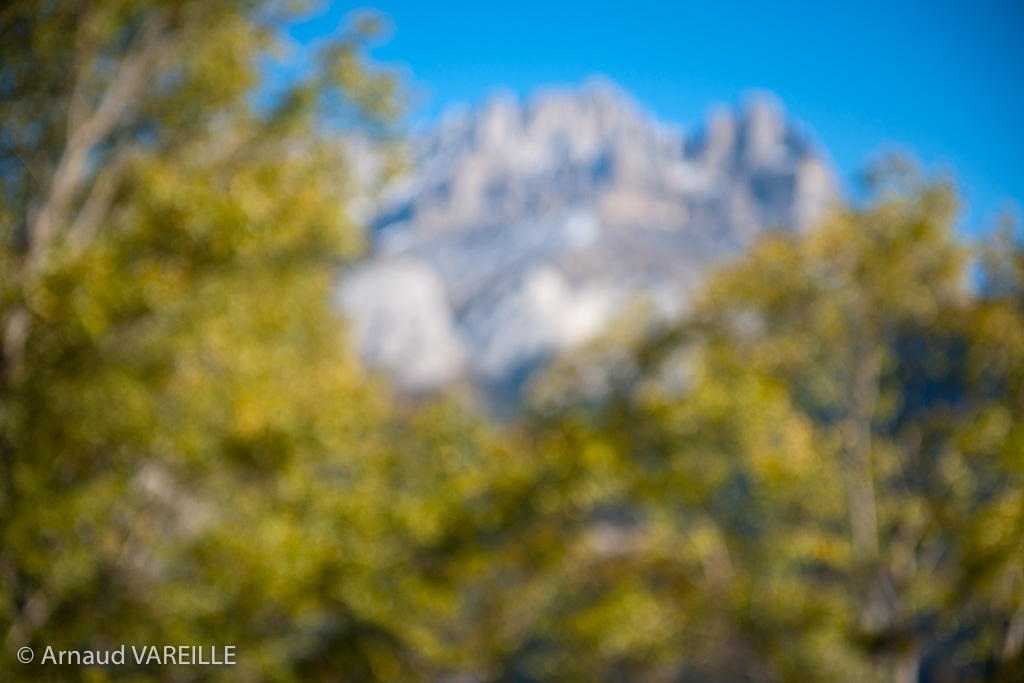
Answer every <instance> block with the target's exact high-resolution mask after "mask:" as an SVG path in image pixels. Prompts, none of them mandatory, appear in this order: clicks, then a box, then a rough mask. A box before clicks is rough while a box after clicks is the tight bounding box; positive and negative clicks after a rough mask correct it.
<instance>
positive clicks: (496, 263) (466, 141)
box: [340, 82, 836, 401]
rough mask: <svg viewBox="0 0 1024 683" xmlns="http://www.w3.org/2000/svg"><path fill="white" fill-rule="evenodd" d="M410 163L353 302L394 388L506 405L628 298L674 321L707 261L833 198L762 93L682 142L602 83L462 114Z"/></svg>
mask: <svg viewBox="0 0 1024 683" xmlns="http://www.w3.org/2000/svg"><path fill="white" fill-rule="evenodd" d="M409 153H410V156H411V160H412V162H413V163H412V168H413V169H414V171H413V172H412V173H411V174H410V175H408V176H407V177H405V178H402V179H400V180H399V181H397V182H396V183H395V184H394V186H393V187H392V188H390V190H389V191H388V192H387V193H386V195H385V198H384V201H383V202H382V203H381V205H380V207H379V209H378V211H377V213H376V215H375V217H374V218H373V219H372V221H371V226H372V238H373V253H372V256H371V258H370V259H369V260H368V261H367V262H366V263H365V264H363V265H362V266H361V267H360V268H358V269H356V270H355V271H354V272H353V273H351V274H350V275H349V276H348V277H347V278H346V279H345V281H344V282H343V284H342V287H341V294H340V299H341V302H342V305H343V306H344V307H345V309H346V311H347V312H348V314H349V315H350V317H351V318H352V319H353V324H354V329H355V333H356V339H357V342H358V344H359V346H360V348H361V349H362V352H363V355H364V357H365V358H366V359H367V361H368V362H369V363H371V364H374V365H377V366H380V367H383V368H384V369H386V370H387V371H388V372H389V373H390V374H391V375H392V376H393V377H394V378H395V381H396V382H397V384H398V385H399V386H400V387H402V388H404V389H406V390H410V391H422V390H429V389H432V388H436V387H439V386H442V385H444V384H446V383H448V382H451V381H453V380H455V379H468V380H469V381H471V382H474V383H476V384H477V385H478V386H481V387H482V388H483V389H485V390H486V391H488V392H490V393H491V394H492V395H500V396H501V398H502V399H503V400H505V401H507V400H508V398H509V397H510V396H512V397H514V396H515V395H516V394H517V392H518V391H519V389H520V388H521V386H522V384H523V382H524V381H525V379H526V378H528V377H529V375H530V374H531V372H532V371H533V370H535V369H536V368H538V367H540V366H542V365H543V364H544V363H545V362H546V361H547V360H548V359H549V358H550V357H551V356H552V355H553V354H556V353H559V352H562V351H565V350H567V349H571V348H572V347H573V346H575V345H577V344H580V343H584V342H586V341H587V340H589V339H591V338H593V337H594V336H595V335H597V334H599V333H600V332H601V331H602V330H603V329H604V328H605V326H606V325H607V324H608V321H609V320H610V319H611V318H612V316H614V315H615V313H616V312H617V311H618V310H620V309H621V308H622V306H624V305H625V304H626V303H627V302H629V301H631V300H634V299H636V298H637V297H638V296H642V297H647V298H649V299H651V300H653V302H654V303H655V304H656V305H657V306H658V307H659V309H660V310H662V311H664V312H665V313H666V314H672V313H674V312H678V311H679V310H681V309H682V307H683V306H684V305H685V292H686V290H687V289H688V288H689V287H691V286H692V285H693V284H695V283H696V282H697V281H699V279H700V277H701V276H702V274H703V273H704V272H706V269H707V267H708V266H709V265H710V264H713V263H715V262H716V261H720V260H722V259H723V258H727V257H729V256H731V255H735V254H737V253H738V252H740V251H741V250H743V249H745V248H746V247H748V246H749V245H750V244H751V243H752V242H753V241H754V240H756V239H757V238H758V236H759V235H761V234H762V233H763V232H764V231H766V230H770V229H780V230H799V229H801V228H802V227H804V226H806V225H807V224H808V223H811V222H813V221H815V220H817V219H818V218H819V217H820V216H821V215H822V213H823V212H824V211H825V210H826V209H827V208H828V206H829V205H830V203H831V202H832V201H833V200H834V198H835V197H836V183H835V180H834V174H833V173H832V170H831V168H830V167H829V165H828V163H827V162H826V161H825V159H824V157H823V156H822V155H821V154H820V153H819V151H818V150H816V149H815V148H814V146H813V145H812V144H811V143H810V142H809V141H808V139H807V138H806V137H805V136H804V135H802V134H801V133H800V132H799V130H798V129H797V128H795V127H794V126H792V125H790V124H789V123H788V122H787V120H786V118H785V116H784V113H783V110H782V108H781V105H779V104H778V103H777V102H776V101H775V100H773V99H771V98H770V97H767V96H761V97H752V98H751V99H749V101H748V102H747V103H746V105H744V106H743V107H741V108H740V109H739V110H738V111H733V110H726V109H718V110H716V111H715V113H714V114H713V115H712V116H710V117H709V119H708V121H707V122H706V123H705V124H704V126H703V128H702V129H701V130H700V131H699V132H697V134H695V135H693V136H687V135H686V134H684V132H683V131H682V130H681V129H679V128H677V127H671V126H668V125H665V124H663V123H661V122H659V121H658V120H656V119H655V118H654V117H653V116H651V115H649V114H647V113H646V112H644V111H643V110H642V109H641V108H640V107H639V106H638V105H637V104H636V103H635V102H634V101H633V100H632V99H631V98H630V97H629V96H628V95H627V94H625V93H624V92H622V91H621V90H619V89H618V88H616V87H615V86H613V85H611V84H608V83H606V82H593V83H589V84H586V85H584V86H583V87H581V88H579V89H577V90H572V91H548V92H543V93H539V94H538V95H536V96H535V97H533V98H532V99H530V100H528V101H527V102H519V101H517V100H515V99H511V98H507V97H503V98H495V99H493V100H492V101H490V102H489V103H487V104H486V105H485V106H483V107H482V108H480V109H479V110H477V111H467V110H461V111H458V112H454V113H451V114H449V115H447V116H444V117H442V119H441V121H440V122H439V123H438V124H437V125H436V126H435V127H434V128H433V129H432V130H429V131H428V132H427V133H425V134H424V135H422V136H420V137H419V138H417V139H416V140H414V141H413V142H412V143H411V147H410V152H409Z"/></svg>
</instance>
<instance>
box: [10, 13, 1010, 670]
mask: <svg viewBox="0 0 1024 683" xmlns="http://www.w3.org/2000/svg"><path fill="white" fill-rule="evenodd" d="M303 9H304V5H302V4H300V5H299V6H298V7H296V8H293V10H294V11H301V10H303ZM289 16H291V14H290V12H288V11H281V10H279V9H278V8H277V6H268V5H264V4H263V3H258V2H255V1H254V2H241V1H237V2H236V1H229V0H203V1H202V2H198V1H196V2H158V1H153V2H142V3H139V2H127V1H124V2H119V1H116V0H111V1H108V2H62V3H54V2H48V1H43V0H38V1H33V0H23V1H20V2H19V1H18V0H14V2H12V3H8V4H6V5H5V6H4V7H3V8H2V9H0V178H2V183H3V184H2V187H0V198H2V203H0V321H2V328H3V348H2V368H0V371H2V372H0V462H2V467H3V469H2V471H0V483H2V487H0V635H2V637H3V648H4V657H3V658H0V677H2V678H4V679H5V680H7V679H15V680H17V679H19V678H39V677H51V678H56V679H90V680H105V679H108V678H128V679H140V680H146V679H151V678H182V679H185V680H191V679H215V678H217V677H220V678H223V679H225V680H236V679H243V680H246V679H251V680H352V681H357V680H358V681H363V680H385V681H420V680H451V679H452V678H456V677H460V678H458V679H459V680H463V679H465V680H521V681H522V680H527V681H528V680H566V681H570V680H686V681H699V680H741V681H766V680H768V681H777V680H822V681H841V680H849V681H859V680H893V681H906V680H917V678H916V677H917V675H918V673H919V672H920V673H921V675H922V676H923V677H924V680H928V681H938V680H962V681H967V680H982V679H988V680H1006V681H1010V680H1013V679H1014V676H1015V675H1017V674H1018V673H1019V671H1020V670H1022V669H1024V655H1022V646H1024V564H1022V558H1024V541H1022V539H1024V481H1022V477H1024V414H1022V411H1024V295H1022V292H1024V265H1022V264H1024V256H1022V254H1024V249H1022V248H1021V246H1020V244H1019V243H1018V242H1014V241H1013V240H1012V239H1011V237H1010V236H1007V237H1004V238H1003V241H992V242H991V243H990V244H989V245H988V246H987V247H986V249H985V252H986V258H985V264H986V269H985V273H986V275H985V277H984V279H983V283H982V285H983V286H982V288H981V291H980V293H976V292H974V291H973V289H972V288H971V287H970V286H969V283H968V280H967V272H968V265H969V263H970V255H971V254H970V253H969V251H968V249H967V248H966V247H964V246H963V245H961V244H960V243H959V242H957V241H956V240H955V239H954V237H953V230H952V224H953V220H954V216H955V208H956V207H955V201H954V197H953V193H952V191H951V189H950V188H949V187H948V186H946V185H945V184H944V183H942V182H933V181H924V180H921V179H920V178H919V177H918V176H916V175H915V174H914V173H913V172H907V171H906V169H902V170H901V169H900V168H894V169H889V171H888V172H887V173H884V174H880V175H878V176H877V177H876V179H875V180H876V183H877V184H876V186H875V194H874V196H873V199H872V200H871V201H870V202H869V203H867V204H866V205H865V206H864V207H863V208H859V209H841V210H837V211H836V212H835V213H834V214H833V216H832V217H831V218H830V219H829V220H828V221H826V222H825V223H824V224H822V225H821V226H819V227H818V228H816V229H815V230H813V231H811V232H808V233H806V234H799V235H792V234H791V235H774V236H771V237H769V238H767V239H765V240H764V241H763V242H762V243H761V244H759V245H758V246H757V247H756V248H755V249H754V250H753V251H752V252H751V253H750V254H747V255H745V256H744V257H743V258H742V259H740V260H738V261H737V262H735V263H733V264H731V265H730V266H728V267H727V268H725V269H723V270H721V271H720V272H718V273H716V274H715V276H714V277H712V279H711V280H710V281H709V282H708V283H707V286H706V289H705V291H704V293H703V294H702V295H701V296H700V297H699V298H698V299H697V300H695V301H693V302H691V305H690V309H689V310H690V314H689V315H688V316H687V318H686V319H685V320H684V321H683V322H681V323H679V324H677V325H673V326H672V327H670V328H667V329H653V330H652V329H651V328H649V327H645V326H642V325H639V324H634V325H632V326H630V325H623V326H619V329H618V334H619V335H620V336H621V337H622V338H619V339H615V338H611V339H609V340H607V342H606V345H605V347H604V348H603V349H602V350H601V353H599V354H597V358H598V360H596V361H595V360H594V357H593V356H588V355H587V354H578V355H577V356H575V357H573V358H571V359H567V361H566V363H565V364H564V366H563V367H561V368H558V369H556V370H554V371H552V372H551V373H550V374H549V376H548V377H546V378H544V381H543V382H542V386H541V387H539V388H540V390H541V391H539V393H540V394H542V395H543V396H544V397H545V398H546V400H547V404H546V405H547V406H548V407H547V408H544V407H543V406H540V407H536V409H535V411H534V412H533V413H532V414H531V415H528V416H525V417H523V418H522V419H519V420H518V421H516V422H514V423H512V424H506V425H501V426H498V425H493V424H489V423H488V422H487V421H486V420H485V419H483V418H481V417H480V416H478V415H474V414H473V412H472V411H471V410H469V409H467V408H466V407H465V406H464V405H463V404H462V403H459V402H456V401H446V400H432V401H426V402H417V403H414V404H409V403H407V402H397V401H395V400H394V399H393V398H392V397H391V396H390V394H389V393H388V392H387V390H386V388H385V387H384V386H383V385H382V384H381V383H380V382H379V381H378V380H376V379H375V378H373V377H372V376H369V375H367V374H366V373H365V372H364V371H363V370H362V369H361V368H360V367H359V365H358V363H357V362H356V359H355V358H354V356H353V354H352V353H351V350H350V349H349V347H348V342H347V340H346V329H345V325H344V322H343V321H342V320H340V319H339V318H338V317H337V314H336V312H335V311H334V309H333V307H332V304H331V301H332V289H333V287H334V283H335V281H336V278H337V275H338V272H339V269H340V268H342V267H344V264H345V263H346V262H347V261H349V260H350V259H352V258H353V257H355V256H356V255H358V253H359V250H360V249H361V243H360V233H359V230H358V229H357V226H355V225H354V223H353V222H352V221H351V219H350V218H349V216H348V214H347V212H346V201H347V200H348V199H349V198H350V197H351V196H352V194H353V188H354V184H355V182H356V179H355V178H353V177H352V176H351V174H350V173H349V172H348V169H347V167H346V165H345V163H344V159H345V150H346V147H345V146H344V145H342V144H340V143H339V144H335V142H334V141H335V140H338V139H339V138H344V136H345V135H346V134H349V133H352V134H358V135H360V136H363V137H368V138H371V139H374V140H376V141H378V142H381V143H385V142H386V138H387V136H388V135H389V133H390V129H389V127H388V120H389V117H390V116H392V115H393V114H394V112H395V111H396V106H397V93H396V92H395V87H396V85H395V83H394V80H393V79H392V78H391V76H390V75H389V74H387V73H386V72H382V71H379V70H377V69H375V68H373V66H372V65H371V64H369V63H368V62H367V61H366V59H365V44H366V40H368V38H369V37H370V34H371V33H372V32H373V31H374V30H376V28H377V26H376V24H375V22H374V20H372V18H367V19H365V20H362V21H359V22H355V23H354V25H353V28H352V29H351V30H350V31H349V32H348V33H346V34H345V35H344V36H342V37H341V38H340V39H339V40H337V41H335V42H333V43H331V44H328V45H325V46H324V48H323V50H322V52H321V54H320V55H319V56H318V58H317V59H316V60H313V61H312V62H311V63H310V64H311V66H310V69H309V70H308V71H307V72H306V73H304V74H303V75H302V77H300V78H298V79H297V80H296V81H295V82H294V83H293V84H292V85H291V86H290V87H289V89H288V90H287V91H286V92H283V93H277V94H276V95H275V97H273V98H268V97H267V96H266V91H265V90H264V89H265V88H266V87H267V85H266V83H264V81H263V78H262V76H261V73H262V72H261V67H260V64H261V63H263V61H262V60H265V59H267V58H268V55H270V54H273V53H274V51H275V50H276V49H277V47H278V46H276V44H275V35H276V33H275V31H277V30H278V28H279V27H280V25H281V22H283V21H287V20H288V17H289ZM593 387H597V388H598V389H597V390H596V391H591V388H593ZM551 406H554V407H551ZM121 643H125V644H127V645H129V646H130V645H144V644H158V645H165V644H205V645H212V644H221V645H224V644H232V645H235V646H236V648H237V650H236V652H237V660H238V664H237V665H236V666H235V667H233V668H230V669H209V668H196V669H186V668H183V667H156V666H148V667H147V666H143V667H138V666H134V665H131V664H130V663H129V665H128V666H125V667H63V668H53V667H49V668H47V667H45V666H41V665H39V664H38V663H36V664H33V665H29V666H25V665H21V664H18V663H17V662H16V661H15V659H14V655H13V653H14V652H15V651H16V650H17V648H18V647H20V646H22V645H30V646H32V647H33V648H35V650H36V653H37V658H38V657H39V656H40V653H41V652H42V648H44V647H45V646H46V645H51V646H53V647H54V648H55V649H57V650H61V649H64V650H75V649H77V650H105V649H109V648H114V647H117V646H119V645H120V644H121ZM37 662H38V659H37Z"/></svg>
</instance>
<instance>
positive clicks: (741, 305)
mask: <svg viewBox="0 0 1024 683" xmlns="http://www.w3.org/2000/svg"><path fill="white" fill-rule="evenodd" d="M874 187H875V190H874V199H873V200H872V202H870V203H869V204H868V205H867V206H866V207H865V208H863V209H843V210H840V211H837V212H836V213H835V214H834V215H833V216H832V218H831V219H830V220H828V221H827V222H826V223H825V224H824V225H822V226H820V227H819V228H818V229H816V230H814V231H812V232H810V233H808V234H806V235H789V236H787V235H777V236H772V237H769V238H767V239H766V240H765V241H764V242H762V243H761V244H760V245H758V246H757V248H755V249H754V251H753V252H752V253H751V254H750V255H749V256H747V257H745V258H744V259H742V260H741V261H740V262H739V263H737V264H735V265H733V266H730V267H728V268H726V269H724V270H723V271H721V272H720V273H718V274H717V275H716V276H714V277H713V278H712V279H711V281H710V282H709V284H708V286H707V288H706V291H705V293H704V295H703V296H702V297H700V298H699V299H698V300H697V301H696V302H695V303H694V305H693V308H692V313H691V315H690V316H689V317H688V319H687V320H686V321H685V322H684V323H683V324H682V325H680V326H675V327H673V328H671V329H667V330H664V331H662V332H658V333H654V334H651V335H640V336H634V340H633V342H632V346H631V351H630V352H629V353H627V354H623V353H622V352H621V351H619V352H609V351H607V350H606V351H604V352H603V359H604V360H603V361H602V363H603V365H604V367H605V368H606V370H607V368H609V367H611V368H613V369H614V372H613V373H612V382H611V385H610V386H611V387H612V389H611V393H610V395H609V396H608V397H607V398H606V399H605V400H604V401H603V402H601V403H599V404H598V406H597V407H596V409H595V407H594V406H593V405H592V404H591V408H585V407H584V409H582V410H581V408H580V405H581V404H580V403H579V399H572V398H571V395H572V390H571V389H568V388H567V387H569V386H570V385H572V384H576V385H580V384H593V383H594V380H593V376H594V372H595V370H594V368H593V367H592V366H588V364H587V362H586V361H585V360H579V359H577V360H575V361H573V362H572V363H568V364H566V365H565V366H564V367H563V368H561V369H560V370H558V371H556V372H554V373H553V374H552V376H551V377H549V378H547V380H546V382H547V387H546V388H544V387H542V389H543V391H542V392H541V393H542V395H547V396H548V398H549V399H550V398H551V397H552V396H554V397H557V398H559V400H560V401H561V405H562V407H561V408H560V409H559V410H558V411H557V412H556V413H555V415H556V417H550V416H549V417H548V418H547V419H548V420H550V421H551V422H552V423H553V425H554V426H550V425H549V427H548V428H549V429H554V430H556V432H564V431H565V430H566V429H570V431H572V432H573V433H576V434H580V433H582V434H583V436H582V437H577V438H578V439H582V443H581V444H580V445H578V446H576V448H577V449H578V452H581V453H583V454H587V453H591V452H599V453H602V455H601V464H600V466H599V467H597V466H595V467H594V468H591V469H590V472H591V473H590V475H589V477H590V478H593V477H594V476H596V475H595V473H597V472H602V473H607V475H606V479H605V481H606V483H605V485H604V486H603V487H598V488H591V489H590V491H591V492H592V493H591V495H590V498H589V500H588V503H587V506H586V510H587V511H591V510H599V509H600V508H601V507H602V506H604V507H605V508H607V507H609V506H610V507H611V509H614V510H618V511H619V517H620V519H625V520H627V521H626V522H625V523H623V522H621V521H620V522H619V523H618V524H617V526H608V524H607V523H604V528H605V530H606V532H607V531H613V530H615V529H617V530H618V531H617V533H618V535H617V536H616V535H614V534H612V535H610V536H608V538H609V542H611V540H612V539H616V538H617V539H618V541H617V544H618V550H617V551H616V552H614V553H612V555H613V556H614V557H615V563H617V564H619V565H621V569H619V570H618V572H617V573H611V574H606V573H603V572H601V571H598V570H597V567H599V566H602V565H605V564H607V560H606V559H605V560H601V559H599V558H597V557H592V558H591V560H590V562H591V565H590V566H589V567H588V568H587V569H586V570H585V571H581V572H580V573H579V574H578V575H577V578H578V579H579V580H580V582H581V583H580V584H578V585H576V586H575V590H576V591H577V594H578V595H580V596H581V599H580V600H578V601H576V602H575V603H574V604H572V605H571V606H570V614H571V615H572V616H571V618H570V619H569V621H568V622H567V624H568V625H565V624H566V622H563V627H562V628H563V633H576V634H578V636H579V637H581V638H583V640H582V641H581V642H582V643H584V644H583V645H578V646H577V652H578V653H579V654H578V656H577V657H576V658H570V659H569V660H568V661H569V663H570V664H571V665H572V666H573V667H579V666H581V665H582V664H585V663H586V662H588V661H590V662H591V663H592V664H591V666H592V667H597V669H598V670H601V669H602V668H603V667H606V666H607V665H608V661H604V662H603V663H602V662H600V661H599V660H593V659H588V658H587V657H586V656H585V655H584V654H582V653H584V652H610V653H612V654H614V655H615V656H614V657H613V658H612V661H618V662H619V663H620V665H630V662H632V664H631V665H632V666H636V665H638V664H640V663H644V664H645V665H646V666H648V670H650V668H649V667H650V662H652V661H659V660H660V661H661V662H662V663H663V664H662V666H663V667H668V669H669V670H674V671H676V672H678V671H680V670H681V671H682V672H683V674H684V678H686V677H687V676H689V677H690V678H692V679H693V680H703V679H702V678H701V675H705V676H711V677H712V678H715V679H716V680H717V679H719V678H720V677H722V676H735V677H736V679H737V680H751V681H757V680H893V681H917V680H925V681H940V680H943V681H944V680H964V681H965V680H1014V676H1016V675H1018V674H1019V672H1020V671H1021V670H1022V668H1021V645H1022V641H1024V639H1022V637H1021V635H1022V632H1024V626H1022V624H1024V619H1022V618H1021V616H1020V615H1021V614H1022V612H1021V605H1022V604H1024V573H1022V570H1024V564H1022V558H1024V552H1022V550H1024V508H1022V507H1021V500H1022V495H1024V480H1022V477H1024V443H1022V441H1021V430H1020V425H1021V424H1022V419H1021V418H1022V415H1021V409H1022V406H1024V394H1022V393H1021V381H1022V377H1024V363H1022V356H1021V349H1024V337H1022V336H1021V330H1022V329H1024V318H1022V317H1021V313H1022V308H1021V301H1022V299H1021V297H1020V292H1021V291H1022V289H1021V287H1020V283H1021V281H1022V280H1021V272H1022V269H1021V266H1020V263H1021V253H1022V252H1021V250H1020V247H1019V246H1014V245H1011V244H1009V243H1008V242H1004V243H1003V244H1002V245H1001V248H994V249H993V250H992V255H991V257H990V259H989V260H990V262H991V263H992V265H991V267H990V268H989V272H990V273H992V275H991V276H990V277H989V278H988V284H987V286H986V289H985V292H983V293H982V295H981V296H980V297H978V296H975V295H973V294H972V292H971V290H970V288H969V287H968V278H967V263H968V256H969V252H968V250H967V249H966V248H965V247H963V246H961V245H960V244H958V243H957V242H956V240H955V239H954V237H953V228H952V225H953V219H954V217H955V201H954V198H953V194H952V192H951V190H950V188H949V187H948V186H947V185H946V184H944V183H942V182H926V181H922V180H921V179H920V178H919V177H918V176H916V175H915V174H914V173H913V172H912V171H908V170H907V169H906V168H903V167H900V166H899V165H896V166H894V167H890V168H889V169H887V170H886V172H884V173H882V174H880V175H878V176H877V178H876V179H875V186H874ZM620 348H621V347H620ZM608 359H617V360H616V362H615V363H609V362H608ZM588 377H589V378H588ZM566 394H569V396H570V398H569V399H566ZM583 405H584V406H586V405H587V404H586V403H584V404H583ZM570 425H576V426H574V427H570ZM580 425H584V426H583V429H582V432H580ZM584 457H585V456H584ZM594 492H597V495H594ZM578 514H580V513H578ZM582 514H584V515H585V516H590V517H593V516H594V515H595V514H596V513H593V512H584V513H582ZM623 515H625V516H624V517H623ZM606 516H607V513H606ZM594 524H595V525H597V522H594ZM597 528H601V526H600V525H597ZM612 545H615V544H612ZM607 571H611V570H607ZM625 577H629V578H628V579H626V578H625ZM611 623H616V624H618V625H619V626H618V627H616V628H612V627H611V626H609V625H610V624H611ZM630 633H631V634H632V635H628V634H630ZM563 637H564V636H563ZM652 658H653V659H652ZM678 667H682V669H679V668H678ZM576 670H577V671H578V669H576ZM654 670H657V668H656V667H655V669H654ZM592 671H593V669H592ZM701 672H703V674H702V673H701ZM690 678H686V679H687V680H689V679H690ZM730 680H732V679H730Z"/></svg>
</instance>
